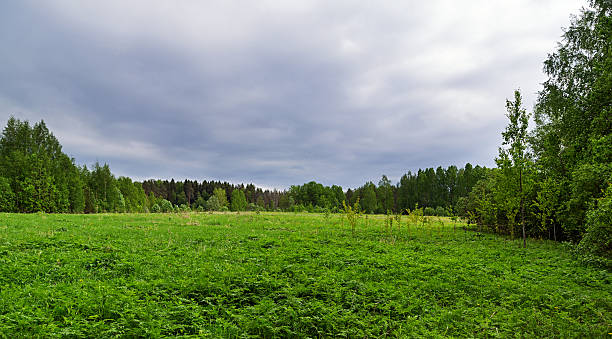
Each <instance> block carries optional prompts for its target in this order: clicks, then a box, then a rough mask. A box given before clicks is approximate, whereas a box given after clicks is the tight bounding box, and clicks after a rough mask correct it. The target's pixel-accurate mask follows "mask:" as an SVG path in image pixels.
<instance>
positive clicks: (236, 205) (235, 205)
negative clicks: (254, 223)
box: [231, 189, 247, 211]
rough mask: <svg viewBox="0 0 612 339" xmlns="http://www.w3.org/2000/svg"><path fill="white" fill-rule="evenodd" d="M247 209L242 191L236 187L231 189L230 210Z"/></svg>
mask: <svg viewBox="0 0 612 339" xmlns="http://www.w3.org/2000/svg"><path fill="white" fill-rule="evenodd" d="M246 209H247V201H246V196H245V195H244V192H243V191H242V190H240V189H236V190H233V191H232V204H231V210H232V211H246Z"/></svg>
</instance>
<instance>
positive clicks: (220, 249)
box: [0, 206, 612, 338]
mask: <svg viewBox="0 0 612 339" xmlns="http://www.w3.org/2000/svg"><path fill="white" fill-rule="evenodd" d="M347 209H348V206H347ZM351 218H352V219H349V220H347V218H346V217H345V216H344V215H339V214H330V213H326V214H313V213H268V212H264V213H254V212H250V213H244V212H242V213H229V212H228V213H193V212H189V213H169V214H162V213H152V214H92V215H84V214H80V215H71V214H44V213H43V214H41V213H38V214H0V286H1V288H0V337H2V338H11V337H62V338H64V337H115V336H116V337H163V336H172V337H174V336H197V337H368V338H372V337H387V336H388V337H397V336H400V337H401V336H404V337H609V336H610V335H609V333H610V332H612V287H611V286H612V285H611V284H610V280H611V278H612V276H611V273H610V272H609V271H608V270H605V269H601V268H599V269H598V268H596V267H592V266H591V267H589V266H584V265H581V264H580V263H579V262H577V261H576V260H575V259H574V257H573V256H572V254H571V253H570V251H568V250H567V247H566V245H564V244H562V243H558V242H554V241H549V240H535V239H527V242H528V246H527V248H522V240H519V239H515V240H513V239H511V238H510V237H505V236H501V235H496V234H490V233H481V232H478V231H477V230H475V229H472V228H470V227H477V226H473V225H472V226H468V225H466V224H465V223H463V222H461V221H459V220H451V219H450V218H438V217H423V216H422V215H419V213H412V215H410V216H406V215H403V216H402V215H392V214H389V215H386V216H385V215H368V216H367V218H366V217H365V216H363V215H359V214H358V213H356V214H353V215H352V216H351ZM351 220H353V221H354V224H353V221H351ZM349 221H351V222H349Z"/></svg>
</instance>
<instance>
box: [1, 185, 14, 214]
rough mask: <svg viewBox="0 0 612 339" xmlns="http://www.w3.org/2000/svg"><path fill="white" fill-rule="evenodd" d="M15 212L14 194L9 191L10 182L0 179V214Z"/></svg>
mask: <svg viewBox="0 0 612 339" xmlns="http://www.w3.org/2000/svg"><path fill="white" fill-rule="evenodd" d="M14 211H15V194H14V193H13V190H12V189H11V185H10V181H9V180H8V179H7V178H3V177H0V212H14Z"/></svg>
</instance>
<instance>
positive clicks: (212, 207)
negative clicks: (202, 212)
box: [206, 195, 221, 211]
mask: <svg viewBox="0 0 612 339" xmlns="http://www.w3.org/2000/svg"><path fill="white" fill-rule="evenodd" d="M206 209H207V210H209V211H219V210H221V203H219V198H218V197H217V195H213V196H211V197H210V198H208V201H206Z"/></svg>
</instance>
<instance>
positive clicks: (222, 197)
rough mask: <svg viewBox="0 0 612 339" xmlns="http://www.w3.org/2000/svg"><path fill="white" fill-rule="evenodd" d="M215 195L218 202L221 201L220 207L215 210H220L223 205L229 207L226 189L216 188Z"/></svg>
mask: <svg viewBox="0 0 612 339" xmlns="http://www.w3.org/2000/svg"><path fill="white" fill-rule="evenodd" d="M213 196H214V197H216V198H217V202H218V203H219V207H218V208H217V209H214V210H213V211H218V210H220V209H221V208H222V207H227V205H228V203H227V194H226V193H225V189H223V188H215V189H214V190H213ZM209 201H210V200H209ZM209 209H210V208H209Z"/></svg>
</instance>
